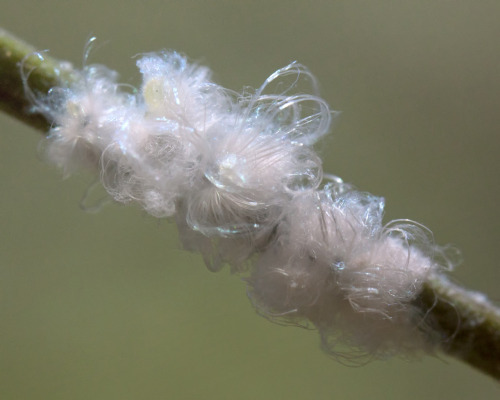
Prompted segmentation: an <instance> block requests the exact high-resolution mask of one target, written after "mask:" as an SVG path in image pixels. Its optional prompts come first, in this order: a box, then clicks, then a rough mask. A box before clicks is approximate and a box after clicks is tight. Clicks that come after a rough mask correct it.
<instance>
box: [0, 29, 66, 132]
mask: <svg viewBox="0 0 500 400" xmlns="http://www.w3.org/2000/svg"><path fill="white" fill-rule="evenodd" d="M42 54H43V55H42ZM21 71H22V73H21ZM23 75H24V76H25V77H26V78H27V79H28V82H29V90H30V91H31V92H32V93H33V94H35V95H36V94H46V93H47V92H48V91H49V90H50V88H52V87H55V86H61V85H62V84H63V82H68V81H71V80H73V79H74V72H73V70H72V68H71V65H70V64H69V63H67V62H61V61H59V60H56V59H55V58H52V57H50V56H48V55H47V54H45V53H40V51H37V50H36V49H35V48H34V47H33V46H31V45H29V44H27V43H25V42H23V41H22V40H20V39H18V38H16V37H15V36H13V35H12V34H10V33H9V32H7V31H5V30H3V29H2V28H0V110H2V111H4V112H6V113H7V114H10V115H12V116H13V117H15V118H17V119H19V120H21V121H22V122H24V123H26V124H28V125H31V126H32V127H34V128H37V129H40V130H42V131H43V132H46V131H47V130H48V129H49V128H50V124H51V121H48V120H47V118H46V117H44V116H43V115H42V114H39V113H34V112H32V107H33V102H32V99H30V97H29V96H27V95H26V90H25V82H24V80H23Z"/></svg>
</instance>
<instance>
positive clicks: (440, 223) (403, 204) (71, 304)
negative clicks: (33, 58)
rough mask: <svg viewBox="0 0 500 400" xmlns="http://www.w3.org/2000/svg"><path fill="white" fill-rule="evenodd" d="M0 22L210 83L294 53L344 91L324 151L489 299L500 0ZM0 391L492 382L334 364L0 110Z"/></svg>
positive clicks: (335, 100) (251, 81) (408, 393)
mask: <svg viewBox="0 0 500 400" xmlns="http://www.w3.org/2000/svg"><path fill="white" fill-rule="evenodd" d="M0 5H1V8H0V10H1V12H0V25H2V26H3V27H4V28H6V29H8V30H10V31H12V32H13V33H15V34H17V35H19V36H20V37H22V38H24V39H26V40H27V41H29V42H31V43H33V44H34V45H35V46H37V47H39V48H40V49H50V52H51V54H52V55H54V56H56V57H59V58H62V59H67V60H70V61H71V62H73V63H74V64H75V65H77V66H79V65H81V63H82V54H83V47H84V45H85V42H86V40H87V39H88V38H89V37H90V35H96V36H97V37H98V39H99V43H101V44H102V45H101V46H97V48H96V49H95V50H94V51H93V52H92V54H91V58H90V62H99V63H103V64H106V65H108V66H110V67H111V68H114V69H116V70H118V71H119V72H120V73H121V76H122V80H123V81H124V82H128V83H131V84H138V82H139V80H138V78H139V76H138V73H137V71H136V68H135V60H134V59H132V56H134V55H136V54H138V53H141V52H148V51H153V50H160V49H164V48H167V49H176V50H179V51H181V52H184V53H185V54H187V55H189V56H190V57H191V58H192V59H195V60H198V61H200V62H202V63H203V64H206V65H208V66H210V67H211V68H212V69H213V71H214V72H215V79H216V80H217V82H219V83H221V84H222V85H224V86H226V87H229V88H232V89H235V90H239V89H241V88H242V87H243V86H245V85H251V86H258V85H260V83H261V82H262V81H263V80H264V79H265V78H266V77H267V76H268V75H269V74H271V73H272V72H273V71H274V70H276V69H277V68H279V67H281V66H284V65H286V64H288V63H289V62H290V61H293V60H298V61H300V62H301V63H303V64H305V65H307V66H308V67H309V68H310V69H311V70H312V71H313V72H314V73H315V74H316V76H317V77H318V79H319V81H320V84H321V89H322V95H323V97H324V98H325V99H326V100H327V101H328V102H329V103H330V104H331V105H332V107H333V108H335V109H336V110H341V111H343V113H342V115H341V116H340V118H339V119H338V120H337V121H336V122H337V123H336V125H335V127H334V130H333V134H332V135H331V136H330V137H329V138H328V139H327V140H325V141H324V142H323V143H321V144H320V145H319V146H318V150H319V151H320V152H321V155H322V157H323V159H324V161H325V170H326V171H327V172H331V173H334V174H337V175H339V176H341V177H343V178H344V179H345V180H346V181H348V182H353V183H355V184H356V185H357V186H358V187H359V188H360V189H363V190H366V191H369V192H372V193H374V194H377V195H382V196H385V198H386V203H387V211H386V217H387V220H389V219H394V218H410V219H414V220H417V221H419V222H421V223H423V224H425V225H427V226H428V227H430V228H431V229H432V230H433V232H434V234H435V238H436V240H437V242H439V243H442V244H445V243H450V242H451V243H455V244H456V245H458V246H459V247H460V248H461V249H462V251H463V255H464V259H465V263H464V264H463V265H461V266H460V267H459V268H458V269H457V270H456V271H455V272H454V273H453V276H454V277H455V278H456V279H457V280H458V281H459V282H462V283H464V284H466V285H467V286H469V287H471V288H475V289H478V290H481V291H484V292H485V293H487V294H489V295H490V297H492V298H493V299H496V300H500V295H499V290H498V288H499V283H500V272H499V268H498V247H499V246H498V239H499V226H498V216H499V212H498V207H499V201H500V196H499V190H500V185H499V183H498V173H499V170H500V157H499V150H500V149H499V147H500V146H499V144H500V138H499V131H498V127H499V126H500V111H499V108H498V107H499V104H500V45H499V43H500V42H499V38H500V23H499V22H498V21H499V20H500V2H499V1H498V0H496V1H474V0H469V1H453V0H433V1H422V0H419V1H417V0H414V1H404V0H401V1H386V0H383V1H376V0H372V1H369V0H366V1H356V0H350V1H335V0H330V1H305V0H304V1H291V0H279V1H273V0H268V1H260V0H252V1H234V0H233V1H167V0H164V1H147V0H146V1H143V2H138V1H131V0H120V1H105V0H101V1H92V0H88V1H83V2H80V1H78V2H76V1H56V0H52V1H49V0H47V1H45V0H16V1H15V2H14V1H6V0H1V1H0ZM0 127H1V134H0V157H1V158H0V163H1V168H0V190H1V196H0V224H1V225H0V226H1V230H0V399H51V400H56V399H72V400H78V399H92V400H97V399H107V400H110V399H122V400H124V399H290V400H291V399H304V398H308V399H336V398H339V399H365V398H371V399H398V400H400V399H427V400H433V399H450V398H453V399H454V400H459V399H472V398H474V399H494V398H498V396H499V393H500V388H499V387H498V384H496V383H495V382H494V381H493V380H491V379H490V378H487V377H485V376H483V375H481V374H480V373H478V372H476V371H474V370H472V369H470V368H469V367H467V366H465V365H462V364H461V363H459V362H456V361H454V360H450V359H447V358H445V357H430V356H424V357H423V358H422V359H421V360H418V361H415V362H407V361H403V360H399V359H391V360H388V361H383V362H373V363H371V364H369V365H367V366H364V367H361V368H348V367H344V366H342V365H340V364H339V363H337V362H336V361H334V360H331V359H329V358H328V357H327V356H325V355H324V354H323V353H322V352H321V351H320V349H319V340H318V337H317V335H316V333H315V332H310V331H305V330H301V329H297V328H291V327H281V326H277V325H274V324H271V323H269V322H268V321H266V320H265V319H263V318H260V317H259V316H257V315H256V313H255V312H254V310H253V309H252V307H251V305H250V303H249V301H248V300H247V298H246V293H245V286H244V283H243V282H242V281H241V279H240V278H239V277H238V276H232V275H231V274H230V273H229V272H228V271H223V272H221V273H218V274H213V273H210V272H208V271H207V270H206V269H205V267H204V265H203V263H202V261H201V260H200V258H199V257H198V256H197V255H194V254H188V253H186V252H184V251H182V250H180V245H179V243H178V240H177V236H176V232H175V228H174V226H173V225H171V224H169V223H167V222H165V221H157V220H154V219H153V218H151V217H148V216H146V215H144V213H143V212H141V211H140V210H139V209H137V208H134V207H122V206H118V205H112V206H109V207H106V208H104V209H103V210H102V211H101V212H100V213H98V214H87V213H85V212H83V211H81V210H80V209H79V207H78V203H79V200H80V198H81V196H82V194H83V193H84V191H85V189H86V188H87V186H88V183H89V179H88V177H83V176H77V177H73V178H71V179H69V180H67V181H64V182H63V181H62V179H61V175H60V174H59V173H58V172H57V171H56V170H54V169H53V168H51V167H49V166H47V165H45V164H44V163H42V162H41V161H40V160H39V158H38V156H37V143H38V142H39V140H40V138H41V135H40V133H39V132H36V131H34V130H32V129H30V128H28V127H26V126H23V125H22V124H20V123H18V122H17V121H14V120H13V119H11V118H9V117H7V116H4V115H0Z"/></svg>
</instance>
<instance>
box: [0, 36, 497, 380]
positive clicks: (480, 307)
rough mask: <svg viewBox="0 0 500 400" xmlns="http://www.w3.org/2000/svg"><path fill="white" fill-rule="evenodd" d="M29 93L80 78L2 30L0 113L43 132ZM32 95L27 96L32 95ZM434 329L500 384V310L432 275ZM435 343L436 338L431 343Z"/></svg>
mask: <svg viewBox="0 0 500 400" xmlns="http://www.w3.org/2000/svg"><path fill="white" fill-rule="evenodd" d="M21 71H23V73H24V75H25V76H27V77H28V78H27V81H28V83H29V85H28V86H29V91H31V92H32V93H34V94H35V95H36V94H45V93H47V92H48V91H49V90H50V88H52V87H55V86H65V85H67V84H68V82H70V81H72V80H75V79H76V73H75V72H74V71H73V70H72V68H71V67H70V65H69V63H66V62H61V61H58V60H56V59H54V58H52V57H49V56H48V55H46V54H43V57H42V56H40V53H37V52H36V49H35V48H34V47H32V46H30V45H28V44H26V43H25V42H23V41H22V40H20V39H18V38H16V37H14V36H13V35H11V34H9V33H8V32H6V31H4V30H2V29H1V28H0V109H1V110H3V111H5V112H6V113H8V114H10V115H12V116H14V117H16V118H18V119H19V120H21V121H23V122H24V123H26V124H28V125H31V126H33V127H35V128H37V129H40V130H41V131H43V132H46V131H47V130H48V129H49V128H50V124H51V121H48V120H47V119H46V118H45V117H44V116H43V115H41V114H35V113H33V112H32V111H31V108H32V101H33V99H32V98H30V96H29V95H28V96H27V95H26V87H25V86H26V85H25V82H26V81H25V80H23V73H21ZM29 91H28V93H29ZM414 303H415V305H416V306H417V307H419V308H420V309H421V310H422V312H423V313H424V314H425V322H426V325H427V326H430V327H431V330H432V333H431V334H430V340H435V339H436V337H437V341H438V342H439V343H440V346H441V349H442V351H443V352H444V353H446V354H448V355H451V356H453V357H455V358H458V359H460V360H462V361H464V362H466V363H468V364H470V365H471V366H473V367H476V368H478V369H480V370H481V371H483V372H484V373H486V374H489V375H491V376H492V377H494V378H496V379H499V380H500V309H499V308H497V307H496V306H495V305H493V304H492V303H491V302H489V301H488V300H487V299H486V297H485V296H484V295H483V294H481V293H477V292H472V291H468V290H465V289H463V288H461V287H459V286H457V285H455V284H453V283H451V282H450V281H449V280H448V279H447V278H446V277H445V276H442V275H433V276H432V277H431V278H429V280H428V281H427V282H426V283H425V285H424V288H423V290H422V292H421V294H420V295H419V297H418V298H417V299H416V300H415V302H414ZM431 338H432V339H431Z"/></svg>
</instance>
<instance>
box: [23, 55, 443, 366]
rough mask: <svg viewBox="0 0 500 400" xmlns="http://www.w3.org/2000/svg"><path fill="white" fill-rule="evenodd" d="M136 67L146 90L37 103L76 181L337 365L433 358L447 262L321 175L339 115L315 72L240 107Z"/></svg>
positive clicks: (85, 86) (91, 90)
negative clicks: (79, 177) (93, 183)
mask: <svg viewBox="0 0 500 400" xmlns="http://www.w3.org/2000/svg"><path fill="white" fill-rule="evenodd" d="M137 65H138V67H139V70H140V72H141V74H142V77H143V82H142V85H141V87H140V89H139V90H136V91H131V90H127V88H126V86H125V85H121V84H120V83H118V82H117V78H118V74H117V73H116V72H114V71H111V70H109V69H107V68H106V67H104V66H101V65H88V66H86V67H84V68H83V70H81V71H79V72H78V74H79V75H78V76H79V79H76V80H75V81H74V82H71V83H69V84H68V85H67V86H65V87H57V88H53V89H51V90H50V92H49V93H48V95H47V96H37V97H36V99H35V101H34V103H35V107H36V109H37V110H38V111H39V112H42V113H43V114H45V116H46V117H47V118H48V119H49V120H51V121H53V127H52V128H51V130H50V132H49V135H48V137H47V138H46V139H44V143H43V146H42V148H43V153H44V156H45V157H46V158H47V160H48V161H50V162H51V163H53V164H55V165H57V166H59V167H60V168H61V169H62V170H63V172H64V174H65V175H70V174H72V173H73V172H75V171H78V170H80V169H91V170H95V171H96V173H98V174H99V176H100V180H101V182H102V185H103V186H104V188H105V189H106V190H107V192H108V193H109V195H110V196H111V197H112V198H113V199H114V200H115V201H117V202H120V203H129V202H135V203H138V204H140V206H141V207H143V208H144V210H146V211H147V212H148V213H149V214H151V215H153V216H155V217H159V218H163V217H166V218H171V219H172V220H174V221H175V222H176V223H177V226H178V228H179V232H180V237H181V241H182V243H183V246H184V247H185V248H186V249H188V250H191V251H198V252H201V254H202V255H203V257H204V260H205V262H206V264H207V266H208V268H210V269H211V270H219V269H220V268H221V267H222V266H223V265H225V264H229V265H230V266H231V268H232V270H233V271H235V272H240V273H244V274H245V275H246V277H245V280H246V282H247V284H248V293H249V296H250V298H251V301H252V302H253V304H254V305H255V307H256V308H257V310H258V312H259V313H260V314H262V315H264V316H266V317H267V318H269V319H271V320H273V321H277V322H280V323H291V324H298V325H302V326H313V327H315V328H316V329H317V330H318V331H319V333H320V336H321V339H322V344H323V347H324V348H325V349H326V351H327V352H329V353H330V354H332V355H336V356H338V357H344V359H345V360H348V361H351V362H354V363H357V362H360V360H366V359H370V358H374V357H375V358H377V357H385V356H386V355H391V354H395V353H400V354H401V353H402V354H412V353H414V352H415V351H417V350H419V349H422V348H424V347H426V345H425V344H424V343H425V341H424V335H425V329H424V328H423V327H425V320H424V316H423V315H421V314H420V313H419V311H417V310H416V308H414V307H412V305H411V304H412V301H413V300H415V298H416V297H417V295H418V294H419V292H420V291H421V289H422V285H423V282H424V281H425V280H426V279H427V277H428V275H429V274H431V273H434V272H436V271H437V270H440V269H443V268H448V267H450V265H449V262H448V261H447V259H446V257H442V255H443V251H442V249H441V248H439V247H437V246H436V245H434V243H433V241H432V237H431V235H430V234H429V233H428V231H427V230H426V229H425V228H423V227H420V226H419V225H418V224H416V223H412V222H411V221H406V220H405V221H393V222H391V223H389V224H387V225H383V222H382V215H383V210H384V200H383V198H381V197H377V196H373V195H371V194H368V193H364V192H359V191H357V190H355V189H354V188H353V187H352V186H350V185H348V184H345V183H343V182H342V180H341V179H340V178H337V177H334V176H325V177H324V176H323V171H322V164H321V160H320V158H319V157H318V155H317V154H316V153H315V151H314V149H313V148H312V145H314V144H315V143H316V142H317V141H318V140H319V139H321V138H322V137H323V136H324V135H326V134H327V133H328V131H329V129H330V124H331V120H332V116H333V115H334V114H335V112H332V111H331V110H330V108H329V106H328V105H327V103H326V102H325V101H324V100H323V99H321V98H320V97H318V91H317V86H318V85H317V82H316V79H315V78H314V76H313V75H312V74H311V73H310V72H309V70H308V69H307V68H305V67H304V66H302V65H301V64H298V63H296V62H294V63H291V64H289V65H287V66H286V67H284V68H281V69H279V70H277V71H276V72H274V73H273V74H272V75H271V76H270V77H269V78H267V79H266V80H265V82H264V83H263V84H262V86H261V87H260V88H258V89H257V90H255V91H253V90H250V89H246V90H245V91H244V92H242V93H235V92H232V91H229V90H227V89H224V88H222V87H221V86H219V85H217V84H215V83H214V82H213V81H212V80H211V72H210V70H209V69H208V68H206V67H203V66H199V65H196V64H191V63H189V62H188V61H187V59H186V58H185V57H184V56H182V55H180V54H178V53H175V52H162V53H152V54H145V55H143V56H142V57H141V58H140V59H139V60H138V61H137ZM26 81H27V80H26ZM26 85H27V84H26ZM304 88H307V89H304ZM28 90H29V88H28ZM436 255H438V256H439V257H436ZM438 259H439V260H443V261H441V262H438V261H437V260H438Z"/></svg>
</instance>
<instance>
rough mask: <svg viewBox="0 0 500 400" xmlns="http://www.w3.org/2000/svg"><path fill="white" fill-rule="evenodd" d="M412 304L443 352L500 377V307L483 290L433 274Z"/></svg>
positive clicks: (499, 378)
mask: <svg viewBox="0 0 500 400" xmlns="http://www.w3.org/2000/svg"><path fill="white" fill-rule="evenodd" d="M415 304H417V306H418V307H419V308H421V309H422V311H424V312H425V313H426V317H425V322H426V323H427V325H428V326H430V327H431V329H432V336H433V337H436V336H437V340H438V342H439V343H440V347H441V350H442V351H443V352H444V353H446V354H448V355H450V356H452V357H455V358H458V359H460V360H462V361H464V362H466V363H468V364H469V365H471V366H473V367H475V368H478V369H479V370H481V371H483V372H484V373H486V374H489V375H491V376H492V377H494V378H496V379H498V380H500V309H499V308H498V307H496V306H495V305H494V304H493V303H491V302H490V301H489V300H488V299H487V298H486V296H485V295H484V294H482V293H479V292H474V291H471V290H466V289H464V288H462V287H460V286H458V285H456V284H454V283H452V282H450V281H449V279H448V277H446V276H444V275H438V274H436V275H432V276H431V277H430V278H429V279H428V280H427V282H426V283H425V285H424V288H423V290H422V292H421V293H420V296H419V297H418V299H417V300H416V302H415ZM426 310H427V311H426Z"/></svg>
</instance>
